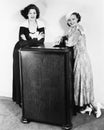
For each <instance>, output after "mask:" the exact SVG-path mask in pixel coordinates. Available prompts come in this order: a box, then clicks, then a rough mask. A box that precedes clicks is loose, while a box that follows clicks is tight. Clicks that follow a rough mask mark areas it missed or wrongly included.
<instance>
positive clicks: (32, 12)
mask: <svg viewBox="0 0 104 130" xmlns="http://www.w3.org/2000/svg"><path fill="white" fill-rule="evenodd" d="M36 16H37V13H36V10H35V9H30V10H29V12H28V19H29V20H31V21H33V20H36Z"/></svg>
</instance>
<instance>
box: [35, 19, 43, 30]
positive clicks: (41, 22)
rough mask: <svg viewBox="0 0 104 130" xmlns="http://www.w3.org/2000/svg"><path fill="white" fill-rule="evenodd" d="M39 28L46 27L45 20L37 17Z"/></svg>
mask: <svg viewBox="0 0 104 130" xmlns="http://www.w3.org/2000/svg"><path fill="white" fill-rule="evenodd" d="M37 24H38V28H45V25H44V22H43V21H41V20H39V19H37Z"/></svg>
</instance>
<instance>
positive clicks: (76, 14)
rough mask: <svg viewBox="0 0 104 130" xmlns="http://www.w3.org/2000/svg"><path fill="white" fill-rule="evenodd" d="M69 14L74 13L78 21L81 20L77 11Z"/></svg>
mask: <svg viewBox="0 0 104 130" xmlns="http://www.w3.org/2000/svg"><path fill="white" fill-rule="evenodd" d="M71 15H75V16H76V17H77V19H78V21H77V22H78V23H79V22H80V21H81V16H80V14H79V13H77V12H73V13H72V14H71Z"/></svg>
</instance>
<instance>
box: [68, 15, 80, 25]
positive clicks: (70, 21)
mask: <svg viewBox="0 0 104 130" xmlns="http://www.w3.org/2000/svg"><path fill="white" fill-rule="evenodd" d="M77 21H78V18H77V17H76V15H71V16H70V18H69V19H68V20H67V24H68V25H69V26H71V27H74V26H76V25H77V23H78V22H77Z"/></svg>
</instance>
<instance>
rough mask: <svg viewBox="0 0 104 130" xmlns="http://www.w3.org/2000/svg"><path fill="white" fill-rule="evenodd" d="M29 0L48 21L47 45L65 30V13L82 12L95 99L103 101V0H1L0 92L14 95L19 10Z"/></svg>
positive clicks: (1, 94) (4, 94) (42, 17)
mask: <svg viewBox="0 0 104 130" xmlns="http://www.w3.org/2000/svg"><path fill="white" fill-rule="evenodd" d="M30 3H34V4H36V5H37V6H38V7H39V8H40V12H41V19H42V20H43V21H44V23H45V25H46V46H49V47H51V46H52V45H53V42H54V40H55V38H56V37H57V36H59V35H62V34H63V33H64V31H65V30H66V26H65V17H64V16H65V14H66V13H67V12H70V13H72V12H73V11H77V12H79V13H80V14H81V16H82V22H81V24H82V25H83V26H84V29H85V33H86V37H87V49H88V53H89V55H90V59H91V63H92V69H93V76H94V89H95V96H96V100H98V101H100V102H103V103H104V83H103V82H104V38H103V34H104V29H103V28H104V14H103V11H104V10H103V8H104V4H103V0H3V1H0V48H1V50H0V59H1V62H0V96H7V97H11V96H12V53H13V47H14V45H15V43H16V42H17V41H18V31H19V25H20V24H21V23H22V22H23V21H24V18H23V17H22V16H21V15H20V12H19V11H20V10H21V9H22V8H24V7H25V6H27V5H28V4H30Z"/></svg>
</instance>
